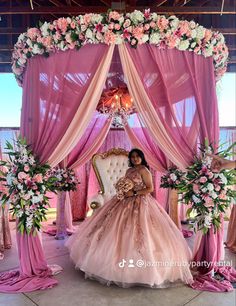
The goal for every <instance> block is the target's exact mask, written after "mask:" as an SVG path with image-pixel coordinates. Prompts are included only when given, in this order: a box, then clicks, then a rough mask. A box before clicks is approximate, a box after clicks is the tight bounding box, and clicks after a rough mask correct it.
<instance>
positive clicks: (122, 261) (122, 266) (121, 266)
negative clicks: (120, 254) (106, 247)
mask: <svg viewBox="0 0 236 306" xmlns="http://www.w3.org/2000/svg"><path fill="white" fill-rule="evenodd" d="M125 263H126V260H125V259H124V258H123V259H122V260H121V261H120V262H119V267H120V268H124V266H125Z"/></svg>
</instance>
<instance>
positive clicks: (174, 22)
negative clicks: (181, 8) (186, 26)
mask: <svg viewBox="0 0 236 306" xmlns="http://www.w3.org/2000/svg"><path fill="white" fill-rule="evenodd" d="M170 26H171V28H172V30H175V29H177V28H178V26H179V19H178V18H177V17H176V18H175V19H173V20H171V22H170Z"/></svg>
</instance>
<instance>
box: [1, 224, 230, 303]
mask: <svg viewBox="0 0 236 306" xmlns="http://www.w3.org/2000/svg"><path fill="white" fill-rule="evenodd" d="M11 227H12V233H13V235H14V224H12V223H11ZM13 242H14V245H13V248H12V249H11V250H8V251H6V253H5V258H4V260H3V261H0V271H5V270H8V269H11V268H15V267H17V266H18V260H17V256H16V246H15V239H14V238H13ZM188 242H189V244H190V245H192V244H193V238H188ZM43 244H44V250H45V254H46V258H47V261H48V263H49V264H54V263H56V264H58V265H60V266H62V267H63V269H64V270H63V272H62V273H61V274H59V275H57V276H56V278H57V279H58V281H59V285H58V286H56V287H54V288H52V289H49V290H45V291H36V292H31V293H27V294H0V306H64V305H65V306H213V305H214V306H236V290H235V291H234V292H230V293H211V292H200V291H195V290H193V289H191V288H189V287H187V286H185V285H181V286H179V287H175V288H168V289H149V288H142V287H134V288H129V289H122V288H119V287H116V286H111V287H105V286H103V285H101V284H99V283H98V282H96V281H91V280H85V279H84V276H83V273H82V272H80V271H75V269H74V266H73V264H72V262H71V261H70V259H69V255H68V251H67V249H66V248H65V247H64V241H58V240H55V239H54V238H53V237H51V236H48V235H46V234H43ZM225 259H226V260H232V262H233V265H234V266H236V255H235V254H232V253H231V252H229V251H228V250H226V256H225Z"/></svg>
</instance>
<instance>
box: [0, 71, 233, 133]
mask: <svg viewBox="0 0 236 306" xmlns="http://www.w3.org/2000/svg"><path fill="white" fill-rule="evenodd" d="M217 95H218V103H219V119H220V126H236V73H226V74H225V75H224V77H223V78H222V80H221V81H219V82H218V83H217ZM21 99H22V89H21V87H19V86H18V85H17V83H16V80H15V78H14V75H13V74H12V73H0V106H1V108H0V127H18V126H19V125H20V111H21Z"/></svg>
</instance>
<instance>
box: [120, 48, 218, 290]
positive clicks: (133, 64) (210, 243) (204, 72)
mask: <svg viewBox="0 0 236 306" xmlns="http://www.w3.org/2000/svg"><path fill="white" fill-rule="evenodd" d="M119 51H120V57H121V62H122V66H123V70H124V72H125V76H126V78H127V81H128V89H129V92H130V94H131V95H132V96H133V97H134V101H135V105H136V107H137V109H138V112H139V114H138V115H139V117H140V119H141V121H142V122H143V123H145V125H146V127H147V129H148V130H149V132H150V133H151V134H152V137H153V140H154V141H155V142H156V144H157V145H159V146H160V147H161V149H162V151H163V152H164V153H165V155H166V156H168V158H169V159H170V160H171V161H172V162H174V163H176V164H177V165H178V166H180V167H182V168H184V167H185V166H186V165H188V164H190V163H191V161H192V159H193V156H194V155H195V154H196V152H197V142H198V141H199V142H200V143H204V140H205V138H207V139H208V140H209V141H210V143H212V144H213V145H214V146H217V143H218V140H219V123H218V109H217V98H216V89H215V79H214V68H213V62H212V58H204V57H201V56H196V55H195V54H193V53H190V52H180V51H178V50H176V49H170V50H162V49H158V48H156V47H155V46H152V45H146V44H145V45H141V46H139V48H137V49H133V48H131V47H130V46H128V45H123V46H119ZM127 52H128V53H127ZM176 63H178V65H176ZM140 81H141V82H140ZM138 88H139V92H138ZM154 112H155V113H154ZM157 131H159V134H158V133H157ZM164 133H166V136H164ZM167 136H168V141H169V142H170V143H171V146H172V148H171V146H168V145H167V142H166V137H167ZM171 151H172V153H171ZM176 152H178V154H177V153H176ZM222 223H223V221H222ZM222 239H223V224H222V228H221V229H220V230H219V231H217V233H214V232H213V229H211V230H210V231H209V233H208V234H207V235H204V236H202V238H201V241H200V244H199V249H198V251H197V254H196V260H200V261H205V260H206V261H211V262H213V265H211V266H210V268H209V269H208V271H209V270H210V271H212V270H213V269H214V267H215V265H216V263H217V262H218V261H219V260H220V257H219V254H221V250H222V246H223V240H222ZM208 271H207V272H208ZM200 278H201V276H199V278H198V279H197V280H196V282H197V281H199V280H200ZM210 281H211V279H209V282H210ZM195 285H196V288H199V290H204V286H198V285H197V283H196V284H195ZM206 288H207V286H205V289H206ZM215 290H221V289H220V288H217V285H216V286H215Z"/></svg>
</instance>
